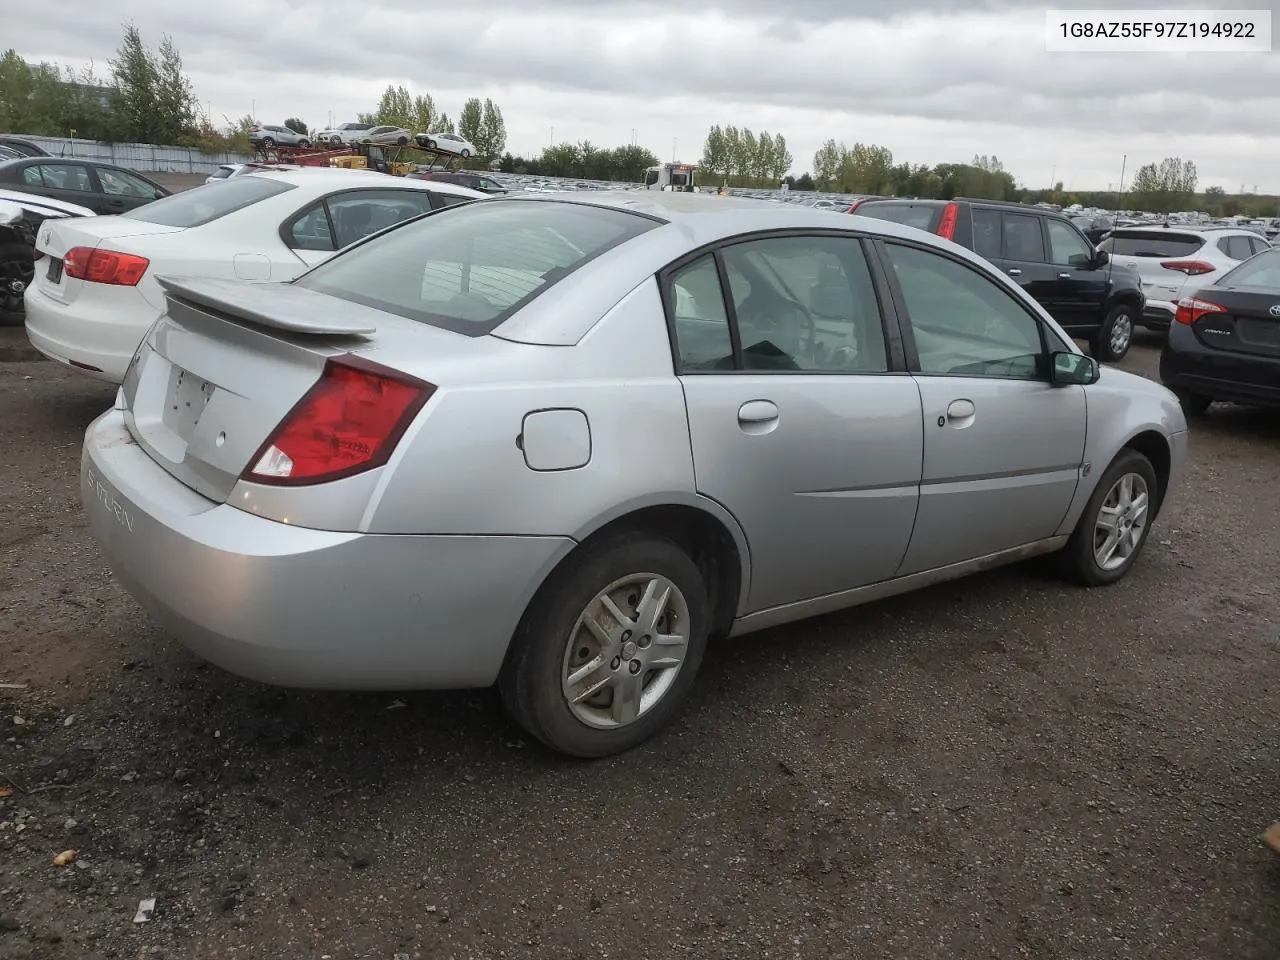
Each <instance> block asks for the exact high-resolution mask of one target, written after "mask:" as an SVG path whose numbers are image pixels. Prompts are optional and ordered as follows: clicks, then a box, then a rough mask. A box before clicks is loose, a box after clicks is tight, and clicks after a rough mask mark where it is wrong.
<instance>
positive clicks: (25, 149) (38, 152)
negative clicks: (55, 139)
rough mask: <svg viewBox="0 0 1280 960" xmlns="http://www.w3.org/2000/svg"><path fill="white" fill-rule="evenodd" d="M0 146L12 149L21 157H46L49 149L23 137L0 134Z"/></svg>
mask: <svg viewBox="0 0 1280 960" xmlns="http://www.w3.org/2000/svg"><path fill="white" fill-rule="evenodd" d="M0 147H4V148H5V149H6V150H13V151H14V152H15V153H17V154H18V156H21V157H47V156H49V151H48V150H46V149H45V148H44V147H42V146H40V145H39V144H38V143H32V142H31V141H30V140H27V139H25V138H23V137H10V136H4V135H0Z"/></svg>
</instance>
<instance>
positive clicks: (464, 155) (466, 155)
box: [462, 148, 471, 160]
mask: <svg viewBox="0 0 1280 960" xmlns="http://www.w3.org/2000/svg"><path fill="white" fill-rule="evenodd" d="M462 159H463V160H470V159H471V151H470V150H467V149H465V148H464V149H463V151H462Z"/></svg>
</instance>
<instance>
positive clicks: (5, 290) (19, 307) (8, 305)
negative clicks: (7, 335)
mask: <svg viewBox="0 0 1280 960" xmlns="http://www.w3.org/2000/svg"><path fill="white" fill-rule="evenodd" d="M35 278H36V261H35V256H34V254H33V252H32V250H31V248H30V247H29V246H27V245H26V244H25V243H22V242H21V241H18V240H12V241H9V242H7V243H0V327H20V326H22V325H23V323H25V322H26V319H27V311H26V307H25V306H24V305H23V297H22V294H15V293H14V292H13V290H12V288H11V287H10V286H9V285H10V284H11V283H12V282H13V281H15V280H16V281H18V282H20V283H21V284H22V285H23V287H24V288H25V287H29V286H31V284H32V283H33V282H34V281H35Z"/></svg>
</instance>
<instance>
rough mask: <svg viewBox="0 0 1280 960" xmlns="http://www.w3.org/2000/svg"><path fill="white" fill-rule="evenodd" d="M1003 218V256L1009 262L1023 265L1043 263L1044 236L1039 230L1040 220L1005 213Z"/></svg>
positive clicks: (1044, 259)
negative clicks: (1016, 261)
mask: <svg viewBox="0 0 1280 960" xmlns="http://www.w3.org/2000/svg"><path fill="white" fill-rule="evenodd" d="M1003 216H1004V255H1005V257H1006V259H1009V260H1021V261H1023V262H1025V263H1045V262H1047V261H1046V258H1045V255H1044V234H1043V233H1042V232H1041V230H1040V218H1039V217H1034V216H1030V215H1028V214H1025V213H1006V214H1004V215H1003Z"/></svg>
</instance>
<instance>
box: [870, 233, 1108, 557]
mask: <svg viewBox="0 0 1280 960" xmlns="http://www.w3.org/2000/svg"><path fill="white" fill-rule="evenodd" d="M885 251H886V254H887V258H888V260H889V262H890V263H891V264H892V267H893V269H894V272H895V274H896V276H897V279H898V284H899V286H900V288H901V294H902V301H903V306H904V307H905V313H906V314H907V316H908V324H907V331H906V332H907V333H908V334H909V339H910V341H911V345H912V347H913V349H914V353H915V357H914V358H911V357H909V358H908V359H909V362H911V363H912V365H913V368H914V369H915V377H916V382H917V383H918V384H919V389H920V397H921V405H922V428H923V432H924V463H923V469H922V471H921V482H920V509H919V513H918V514H917V517H916V524H915V532H914V534H913V535H912V538H911V545H910V548H909V549H908V551H907V555H906V558H905V559H904V561H903V563H902V566H901V567H900V568H899V570H898V573H899V574H910V573H918V572H920V571H923V570H930V569H934V568H936V567H944V566H947V565H948V564H953V563H959V562H962V561H965V560H973V559H977V558H979V557H983V556H986V555H988V554H992V553H998V552H1000V551H1002V550H1007V549H1010V548H1013V547H1018V546H1021V545H1023V544H1029V543H1032V542H1034V541H1037V540H1042V539H1045V538H1047V537H1050V536H1052V535H1053V534H1054V533H1055V531H1056V530H1057V529H1058V527H1059V525H1060V524H1061V523H1062V520H1063V517H1064V516H1065V515H1066V512H1067V509H1068V507H1069V506H1070V504H1071V499H1072V497H1073V496H1074V495H1075V490H1076V484H1077V482H1078V480H1079V474H1080V466H1081V462H1082V460H1083V458H1084V442H1085V395H1084V388H1083V387H1080V386H1065V387H1055V386H1052V385H1051V384H1050V382H1049V377H1048V354H1049V352H1050V350H1066V349H1068V347H1067V345H1066V344H1063V343H1061V342H1059V341H1058V339H1057V334H1055V333H1053V331H1052V330H1050V329H1048V328H1047V327H1046V326H1045V325H1043V324H1041V322H1040V321H1039V320H1038V318H1036V317H1035V316H1034V315H1033V313H1032V312H1031V310H1030V309H1028V308H1027V307H1026V306H1024V305H1023V304H1022V303H1020V302H1019V301H1018V299H1017V297H1016V296H1015V295H1014V294H1013V293H1011V292H1010V291H1008V290H1005V289H1004V288H1003V287H1001V286H1000V285H999V284H998V283H997V282H995V281H994V280H993V279H991V278H989V277H987V276H984V275H983V274H982V273H981V272H980V271H979V270H977V269H976V268H974V267H973V266H972V265H971V264H966V263H962V262H960V261H959V260H957V259H953V258H951V257H950V256H948V255H944V254H943V253H941V252H939V251H936V250H932V249H925V248H922V247H916V246H912V245H908V244H904V243H898V242H893V243H886V244H885Z"/></svg>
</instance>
